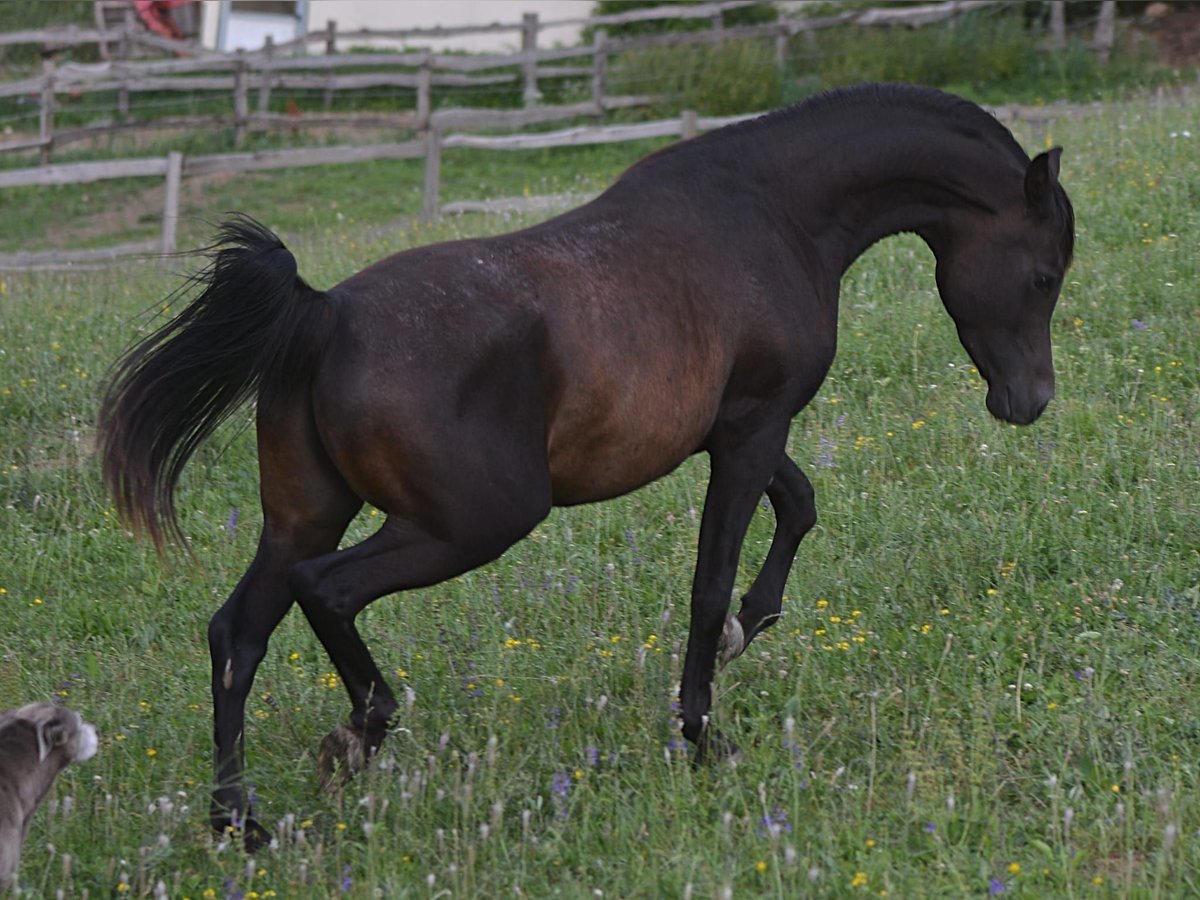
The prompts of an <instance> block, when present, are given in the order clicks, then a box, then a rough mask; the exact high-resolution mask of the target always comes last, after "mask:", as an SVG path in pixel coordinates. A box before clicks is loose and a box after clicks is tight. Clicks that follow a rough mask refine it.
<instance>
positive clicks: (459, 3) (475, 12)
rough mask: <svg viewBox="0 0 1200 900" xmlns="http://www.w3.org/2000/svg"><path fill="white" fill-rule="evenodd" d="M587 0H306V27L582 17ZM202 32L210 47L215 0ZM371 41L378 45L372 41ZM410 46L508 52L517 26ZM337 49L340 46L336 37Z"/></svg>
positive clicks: (564, 39)
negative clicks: (527, 16)
mask: <svg viewBox="0 0 1200 900" xmlns="http://www.w3.org/2000/svg"><path fill="white" fill-rule="evenodd" d="M593 5H594V4H593V2H592V0H309V3H308V30H309V31H310V32H315V31H323V30H324V29H325V24H326V22H327V21H328V20H330V19H333V20H334V21H336V22H337V28H338V31H352V30H356V29H359V28H374V29H384V28H386V29H397V28H428V27H431V26H434V25H446V26H457V25H487V24H491V23H493V22H502V23H504V24H511V23H519V22H520V21H521V15H522V14H523V13H537V14H538V17H539V18H540V19H541V21H542V22H552V21H556V20H560V19H581V18H585V17H586V16H587V15H588V14H589V13H591V11H592V6H593ZM202 6H203V23H202V24H203V31H202V33H203V37H202V41H203V43H204V46H206V47H215V46H216V43H217V27H218V19H219V17H220V8H221V4H220V0H202ZM580 28H581V26H579V25H575V26H568V27H562V28H553V29H543V30H542V31H541V32H540V33H539V35H538V46H539V47H541V48H546V47H553V46H555V45H559V44H561V45H565V46H570V45H573V44H576V43H578V41H579V31H580ZM371 46H375V47H381V46H383V44H382V42H380V41H374V42H372V44H371ZM409 46H413V47H417V46H422V47H428V48H430V49H433V50H447V49H453V50H470V51H472V52H476V53H480V52H511V51H514V50H518V49H520V46H521V37H520V33H519V32H517V31H506V32H500V33H497V34H480V35H468V36H465V37H459V38H449V39H445V40H437V41H434V40H424V41H420V42H413V43H411V44H410V45H409ZM323 48H324V45H322V44H319V43H314V44H311V45H310V46H309V52H310V53H321V52H323ZM338 49H342V44H340V43H339V47H338Z"/></svg>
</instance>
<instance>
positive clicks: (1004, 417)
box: [987, 383, 1054, 425]
mask: <svg viewBox="0 0 1200 900" xmlns="http://www.w3.org/2000/svg"><path fill="white" fill-rule="evenodd" d="M1053 396H1054V385H1053V383H1051V384H1036V385H1030V386H1029V387H1028V388H1026V389H1021V388H1016V389H1014V388H1013V386H1012V385H990V386H989V387H988V392H987V408H988V412H990V413H991V414H992V415H993V416H995V417H996V418H997V419H1000V420H1001V421H1004V422H1011V423H1012V424H1014V425H1029V424H1031V423H1033V422H1036V421H1037V419H1038V416H1040V415H1041V414H1042V412H1043V411H1044V410H1045V409H1046V406H1047V404H1049V403H1050V399H1051V398H1052V397H1053Z"/></svg>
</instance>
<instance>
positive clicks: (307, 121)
mask: <svg viewBox="0 0 1200 900" xmlns="http://www.w3.org/2000/svg"><path fill="white" fill-rule="evenodd" d="M998 2H1000V0H945V2H941V3H931V4H926V5H923V6H914V7H905V8H887V9H865V10H852V11H847V12H844V13H841V14H838V15H832V16H823V17H818V18H808V17H790V18H786V17H785V18H780V19H779V20H778V21H776V22H772V23H768V24H763V25H752V26H744V27H726V26H725V25H724V20H723V16H724V15H725V13H728V12H731V11H734V10H737V9H741V8H745V7H748V6H751V5H753V0H726V2H722V3H707V4H701V5H696V6H680V5H668V6H660V7H654V8H651V9H644V10H633V11H631V12H627V13H621V14H618V15H611V16H595V17H591V18H578V19H562V20H554V21H541V20H540V19H539V17H538V16H537V15H536V14H532V13H531V14H527V15H525V16H524V17H523V19H522V21H521V22H519V23H515V22H514V23H491V24H488V25H482V26H461V27H453V28H419V29H404V30H369V29H363V30H356V31H351V32H339V31H337V27H336V23H335V22H330V23H329V24H328V26H327V28H326V29H325V30H324V31H317V32H312V33H309V34H307V35H304V36H303V37H300V38H297V39H296V40H294V41H290V42H287V43H282V44H273V43H270V42H268V43H267V45H266V46H265V47H264V48H263V49H262V50H258V51H254V52H251V53H247V52H238V53H233V54H215V53H211V52H209V51H204V50H201V49H199V48H196V47H194V46H191V45H185V46H188V47H189V48H190V49H189V51H188V52H189V54H190V56H191V57H192V58H188V59H173V60H151V61H131V60H110V61H107V62H102V63H97V64H91V65H83V64H78V63H68V64H65V65H56V64H55V63H54V61H53V60H51V59H47V60H46V61H45V63H44V68H43V72H42V74H41V75H39V76H36V77H30V78H24V79H21V80H18V81H12V82H8V83H5V84H0V98H5V97H18V96H29V97H32V96H36V97H37V98H38V100H37V102H38V135H37V137H36V138H33V137H20V138H18V139H15V140H12V141H9V142H6V143H0V153H4V152H30V151H38V153H39V160H40V162H41V163H42V164H43V165H48V164H49V163H50V162H51V160H52V158H53V154H54V151H55V149H56V148H59V147H61V146H64V145H66V144H68V143H71V142H74V141H79V140H84V139H88V138H94V137H97V136H100V135H103V134H106V133H116V132H122V131H131V130H141V129H147V130H150V129H176V128H186V127H189V126H193V127H213V125H214V123H217V122H219V123H220V125H221V126H222V127H231V128H232V129H233V131H234V138H235V143H238V144H240V142H241V141H242V140H243V139H244V137H245V135H246V134H247V133H248V132H249V131H255V130H269V129H275V128H280V127H287V128H289V129H293V130H295V129H300V128H306V127H309V126H318V125H325V124H328V123H329V122H330V120H329V119H328V118H320V117H321V116H322V115H325V116H328V115H329V113H328V110H329V109H330V108H331V106H332V103H333V99H334V98H335V97H336V96H337V95H338V94H339V93H343V92H349V91H362V90H367V89H372V88H381V87H392V88H400V89H403V90H405V91H411V92H412V94H413V99H412V108H411V110H410V109H405V110H401V111H398V112H397V113H395V114H394V115H395V116H396V118H395V119H394V120H393V121H392V122H390V123H389V124H391V125H394V126H396V127H402V128H410V127H411V128H414V129H415V130H418V131H422V130H424V129H425V128H427V127H428V126H429V114H430V111H431V110H432V108H433V98H432V94H433V91H434V90H435V89H438V88H464V87H465V88H471V87H495V86H498V85H513V86H515V87H519V88H520V91H521V95H522V97H523V98H524V101H525V105H526V106H534V105H536V104H537V103H538V101H539V99H540V98H541V96H542V90H541V86H542V84H543V83H544V82H545V81H546V80H548V79H561V78H583V79H588V78H590V83H591V93H592V101H593V103H595V104H597V105H598V106H599V107H601V108H606V109H611V108H614V106H626V105H630V104H631V101H630V100H629V98H628V97H625V98H613V97H608V96H606V94H605V89H606V84H607V70H608V67H609V62H610V59H611V58H612V57H613V56H615V55H618V54H621V53H626V52H629V51H634V50H639V49H645V48H650V47H660V46H668V45H685V44H697V43H716V42H722V41H728V40H737V39H747V38H774V40H775V42H776V54H777V57H778V58H779V63H780V64H781V65H782V63H783V59H784V54H785V53H786V48H787V42H788V41H789V40H790V39H791V38H793V37H795V36H796V35H797V34H801V33H803V34H805V35H807V36H808V37H809V38H811V36H812V35H813V34H815V33H816V32H818V31H820V30H822V29H826V28H833V27H842V26H846V25H862V26H889V27H891V26H907V27H919V26H921V25H925V24H929V23H932V22H940V21H945V20H948V19H951V18H953V17H955V16H959V15H962V14H964V13H967V12H971V11H974V10H978V9H981V8H983V7H988V6H994V5H996V4H997V3H998ZM662 19H676V20H687V19H698V20H708V21H709V22H711V23H712V27H711V28H710V29H708V30H704V31H688V32H681V33H670V34H665V35H650V36H634V37H628V38H609V37H607V35H606V33H605V31H604V29H605V28H606V27H612V26H616V25H621V24H629V23H634V22H645V21H652V20H662ZM585 23H586V24H588V25H591V26H592V27H593V28H595V29H596V31H595V33H594V39H593V41H592V42H591V43H590V44H587V45H579V46H574V47H565V48H563V47H555V48H549V49H545V48H543V49H539V48H538V46H537V40H538V37H537V36H538V33H539V32H540V31H544V30H546V29H550V28H555V27H561V26H564V25H579V24H585ZM511 30H519V31H520V33H521V34H522V45H521V50H520V51H519V52H516V53H507V54H495V53H491V54H477V55H470V56H458V55H453V54H448V53H434V52H428V51H419V52H414V51H408V52H392V51H387V52H381V53H371V54H361V53H339V52H337V46H338V43H339V42H341V43H343V45H345V44H347V43H356V44H360V43H369V42H373V41H380V40H391V41H395V40H420V39H427V38H444V37H451V36H457V35H468V34H480V33H489V32H497V31H511ZM148 37H150V36H149V35H145V34H140V33H138V32H134V31H131V30H130V29H129V28H128V27H126V28H124V29H123V30H116V31H114V30H107V31H101V30H95V29H66V30H61V31H58V30H46V29H41V30H36V31H25V32H16V33H11V34H7V35H4V34H0V45H3V44H15V43H22V42H24V43H29V42H38V43H47V42H59V43H62V44H71V43H74V44H79V43H88V42H99V43H103V44H104V45H106V46H107V45H110V44H111V45H115V46H133V45H138V44H139V42H140V44H145V43H146V40H147V39H148ZM163 40H164V39H161V38H156V39H155V41H154V42H153V43H154V45H155V46H156V47H158V46H160V45H161V42H162V41H163ZM167 43H168V45H169V46H170V47H171V48H172V49H176V50H177V51H179V52H182V49H181V47H176V45H177V44H180V42H170V41H168V42H167ZM312 43H323V44H324V49H325V51H326V53H325V55H323V56H289V55H288V54H289V53H290V52H294V51H297V50H303V49H305V48H307V46H308V45H309V44H312ZM572 63H573V64H572ZM564 64H565V65H564ZM397 69H401V70H408V71H396V70H397ZM277 90H321V91H323V92H324V96H323V105H324V108H325V110H326V113H324V114H322V113H318V114H315V115H314V114H311V113H303V114H299V115H292V116H286V117H285V116H282V115H281V114H279V113H272V112H271V108H270V104H271V95H272V92H273V91H277ZM162 92H179V93H189V94H196V93H201V92H209V93H214V94H216V95H227V96H228V98H229V99H228V106H227V109H228V112H227V113H225V114H223V115H222V116H220V117H214V116H213V115H205V116H197V117H192V118H190V119H189V117H185V116H173V117H164V118H159V119H146V120H141V121H135V120H134V119H133V118H132V117H131V103H130V97H131V96H136V95H138V94H146V93H162ZM100 93H115V94H116V108H115V110H114V114H113V116H111V117H109V118H103V119H100V120H98V121H96V122H93V123H90V124H87V125H84V126H75V127H69V128H61V127H58V126H57V125H56V123H55V116H56V113H57V112H58V110H59V97H61V96H63V95H72V96H79V95H83V94H100ZM251 95H254V96H256V99H257V103H256V104H255V105H254V107H253V108H252V107H251V103H250V98H251ZM560 118H566V116H565V115H564V116H562V117H560ZM340 121H341V122H343V123H344V124H348V125H356V124H360V123H361V120H356V119H345V120H340ZM373 121H374V122H378V121H379V118H378V117H374V119H373Z"/></svg>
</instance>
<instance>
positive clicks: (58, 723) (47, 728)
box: [37, 716, 67, 763]
mask: <svg viewBox="0 0 1200 900" xmlns="http://www.w3.org/2000/svg"><path fill="white" fill-rule="evenodd" d="M37 741H38V762H40V763H41V762H45V761H46V757H47V756H49V755H50V754H51V752H52V751H53V750H54V748H55V747H61V746H62V745H63V744H65V743H66V742H67V724H66V722H64V721H63V720H62V717H61V716H55V717H54V718H52V719H48V720H46V721H45V722H39V723H38V726H37Z"/></svg>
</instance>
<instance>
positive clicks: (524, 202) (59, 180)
mask: <svg viewBox="0 0 1200 900" xmlns="http://www.w3.org/2000/svg"><path fill="white" fill-rule="evenodd" d="M1183 93H1184V96H1189V97H1190V92H1183ZM1163 96H1164V95H1163V94H1159V95H1158V99H1159V100H1161V99H1162V98H1163ZM1099 108H1100V107H1098V106H1097V105H1096V104H1077V105H1068V104H1057V105H1054V106H1046V107H1025V106H1001V107H994V108H992V109H991V112H992V113H993V114H994V115H995V116H996V117H997V118H999V119H1000V120H1001V121H1003V122H1005V123H1006V124H1009V125H1010V126H1011V125H1014V124H1016V123H1018V122H1026V123H1031V124H1033V125H1035V126H1038V127H1042V126H1044V125H1045V124H1046V123H1047V122H1049V121H1052V120H1054V119H1061V118H1075V117H1079V116H1084V115H1088V114H1091V113H1094V112H1095V111H1096V110H1097V109H1099ZM459 112H462V111H459V110H447V111H445V112H441V111H439V112H437V113H434V114H433V116H432V122H431V127H430V128H429V130H428V131H427V132H426V133H425V135H424V136H423V137H421V138H418V139H416V140H411V141H405V142H400V143H388V144H374V145H370V146H355V145H343V146H333V147H313V148H300V149H287V150H270V151H262V152H257V153H225V154H215V155H206V156H189V157H185V156H184V155H183V154H181V153H171V154H168V155H167V156H166V157H154V158H150V159H145V158H140V159H124V160H106V161H103V162H87V163H72V164H66V165H51V166H37V167H31V168H25V169H17V170H8V171H0V189H4V188H11V187H17V186H31V185H62V184H84V183H88V182H93V181H100V180H104V179H110V178H134V177H148V178H152V177H158V178H165V180H166V191H165V198H164V205H163V217H162V231H161V234H160V236H159V238H158V239H156V240H153V241H149V242H140V243H135V244H123V245H120V246H117V247H106V248H102V249H96V250H79V251H45V252H38V253H26V252H18V253H2V254H0V271H4V270H11V269H24V268H45V267H50V266H54V265H66V266H70V265H87V264H95V263H98V262H104V261H108V260H112V259H115V258H118V257H120V256H125V255H129V254H147V253H149V254H160V253H171V252H173V251H174V250H175V238H176V231H175V229H176V222H177V220H178V216H179V195H180V185H181V182H182V181H183V180H184V179H186V178H193V177H199V176H203V175H213V174H217V173H235V172H250V171H264V170H269V169H286V168H297V167H303V166H322V165H342V164H353V163H356V162H363V161H366V160H376V159H418V158H424V160H425V172H424V198H423V203H422V211H421V217H422V219H424V220H432V219H434V218H437V217H438V216H439V215H441V214H444V213H448V212H463V211H468V210H506V211H507V210H515V209H522V208H528V209H545V208H549V206H550V203H549V201H548V200H547V198H524V199H518V198H503V199H497V200H491V201H482V202H480V201H457V202H454V203H450V204H445V205H443V204H442V203H441V199H440V189H441V162H442V156H443V154H444V153H445V151H447V150H454V149H456V148H472V149H477V150H493V151H508V152H512V151H520V150H529V149H542V148H547V147H566V146H579V145H583V144H601V143H615V142H619V141H636V140H645V139H649V138H661V137H673V136H678V137H682V138H688V137H692V136H694V135H696V134H698V133H699V132H702V131H708V130H711V129H714V128H720V127H722V126H724V125H728V124H730V123H732V122H738V121H742V120H745V119H749V118H753V117H754V116H756V115H759V114H758V113H753V114H749V115H742V116H725V117H709V116H698V115H697V114H696V113H695V112H693V111H690V110H688V111H685V112H684V113H683V114H682V115H681V116H679V117H678V118H676V119H666V120H660V121H655V122H643V123H640V124H636V125H608V126H586V127H573V128H566V129H561V130H558V131H551V132H544V133H536V134H535V133H527V134H506V135H479V134H463V133H448V132H449V131H450V130H451V129H452V128H453V127H454V126H455V123H456V122H457V121H459V118H458V113H459ZM511 112H512V113H513V114H514V116H518V115H524V116H530V115H533V114H535V113H536V112H537V110H514V111H511ZM494 114H495V115H501V111H496V112H495V113H494ZM573 199H582V198H573Z"/></svg>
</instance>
